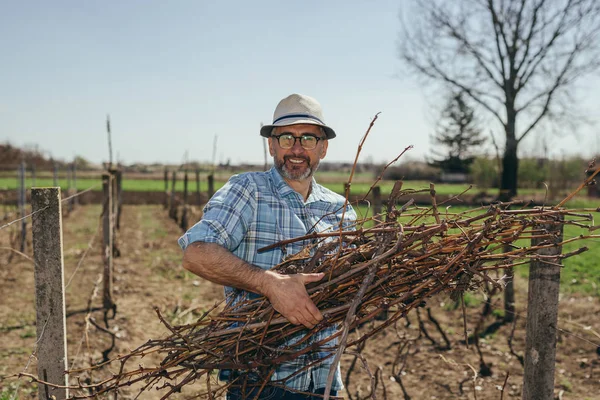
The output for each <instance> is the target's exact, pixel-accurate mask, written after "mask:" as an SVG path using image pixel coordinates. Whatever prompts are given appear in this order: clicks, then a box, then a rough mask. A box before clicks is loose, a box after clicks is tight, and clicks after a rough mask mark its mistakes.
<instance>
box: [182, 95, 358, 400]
mask: <svg viewBox="0 0 600 400" xmlns="http://www.w3.org/2000/svg"><path fill="white" fill-rule="evenodd" d="M260 134H261V136H263V137H266V138H268V142H269V152H270V154H271V156H272V157H273V162H274V167H273V168H271V169H270V170H269V171H267V172H251V173H244V174H240V175H236V176H233V177H231V178H230V180H229V182H227V184H226V185H225V186H223V188H221V189H220V190H219V191H217V193H215V195H214V196H213V197H212V198H211V199H210V201H209V202H208V204H207V205H206V206H205V208H204V215H203V217H202V220H201V221H200V222H198V223H197V224H196V225H194V226H193V227H192V228H190V229H189V230H188V231H187V232H186V233H185V234H184V235H183V236H182V237H181V238H180V239H179V244H180V245H181V247H182V248H183V249H184V250H185V252H184V257H183V266H184V268H186V269H187V270H189V271H191V272H193V273H194V274H197V275H199V276H201V277H203V278H205V279H208V280H210V281H212V282H215V283H218V284H221V285H224V286H225V294H226V295H231V296H236V301H238V302H239V301H240V300H241V299H242V298H245V297H246V296H248V297H256V296H257V295H264V296H265V297H267V298H268V299H269V301H270V302H271V304H272V305H273V308H275V310H277V311H278V312H279V313H280V314H281V315H283V316H284V317H285V318H287V319H288V320H289V321H290V322H291V323H292V324H295V325H304V326H305V327H306V328H309V329H310V328H313V327H314V326H315V325H316V324H318V323H319V321H321V320H322V319H323V315H322V314H321V312H320V311H319V309H318V308H317V307H316V306H315V304H314V303H313V302H312V300H311V299H310V297H309V296H308V294H307V291H306V288H305V285H306V284H308V283H310V282H316V281H319V280H321V279H322V278H323V276H324V275H323V274H322V273H320V274H304V273H298V274H293V275H282V274H279V273H277V272H274V271H270V269H271V268H272V267H274V266H275V265H277V264H279V263H280V262H281V261H282V260H283V259H284V258H285V257H286V256H288V255H292V254H295V253H298V252H299V251H300V250H302V249H303V248H304V247H305V246H306V245H308V244H310V243H311V242H310V241H304V242H294V243H291V244H289V245H286V246H285V247H284V248H276V249H272V250H269V251H265V252H261V253H260V254H259V253H258V252H257V250H258V249H260V248H262V247H265V246H267V245H269V244H272V243H275V242H279V241H282V240H285V239H291V238H296V237H299V236H303V235H306V234H307V233H310V232H313V231H317V232H322V231H326V230H329V231H331V230H335V229H339V227H340V223H342V213H343V212H344V203H345V199H344V198H343V197H342V196H340V195H338V194H336V193H333V192H332V191H330V190H328V189H326V188H324V187H323V186H321V185H319V184H317V183H316V181H315V179H314V178H313V175H314V173H315V171H316V170H317V168H318V166H319V162H320V161H321V160H322V159H323V158H324V157H325V155H326V154H327V147H328V145H329V142H328V141H329V140H330V139H333V138H334V137H335V136H336V134H335V132H334V130H333V129H331V128H330V127H329V126H327V125H326V124H325V122H324V120H323V115H322V110H321V105H320V104H319V103H318V102H317V101H316V100H315V99H313V98H312V97H309V96H304V95H299V94H292V95H290V96H288V97H286V98H285V99H283V100H281V101H280V102H279V104H278V105H277V108H276V109H275V113H274V115H273V123H272V124H271V125H266V126H263V127H262V128H261V130H260ZM355 220H356V214H355V212H354V210H353V209H352V207H350V206H348V207H347V208H346V212H345V217H344V221H343V227H344V228H347V227H349V226H350V225H351V223H352V222H353V221H355ZM234 288H236V289H241V291H236V290H235V289H234ZM240 293H241V294H240ZM333 331H334V328H333V327H330V328H327V329H325V330H322V331H321V332H319V333H317V334H315V335H313V337H312V342H316V341H318V340H319V339H323V338H326V337H328V336H329V335H331V333H332V332H333ZM330 344H331V342H330ZM328 355H331V357H327V356H328ZM323 358H326V359H325V360H324V361H323V362H321V363H316V364H315V363H314V362H315V361H316V360H319V359H323ZM332 362H333V354H332V353H331V352H326V351H325V350H324V349H320V351H315V352H313V353H308V354H305V355H302V356H300V357H299V358H297V359H295V360H292V361H289V362H285V363H283V364H281V365H278V366H277V369H276V371H275V373H274V374H273V375H272V376H271V382H272V383H273V385H267V386H266V387H265V389H264V390H263V391H262V392H261V397H260V398H283V399H310V398H313V397H312V396H311V395H306V394H299V393H298V392H304V393H313V394H323V393H324V389H325V387H326V384H327V375H328V373H329V369H330V366H331V364H332ZM311 363H312V365H311V366H310V367H308V368H307V367H306V366H307V365H309V364H311ZM303 368H304V370H302V371H301V372H299V373H297V371H299V370H301V369H303ZM232 373H233V374H235V372H231V371H222V373H221V378H222V379H226V380H227V379H229V378H231V376H230V375H231V374H232ZM281 386H285V389H286V390H284V389H282V388H281ZM340 389H342V382H341V378H340V372H339V365H338V366H337V372H336V375H335V379H334V381H333V387H332V394H334V395H335V394H336V392H337V391H338V390H340ZM255 394H256V391H255V392H251V393H241V389H240V388H234V387H232V388H231V389H229V391H228V396H227V397H228V399H236V400H237V399H243V398H254V396H255ZM314 398H321V397H320V396H319V397H314Z"/></svg>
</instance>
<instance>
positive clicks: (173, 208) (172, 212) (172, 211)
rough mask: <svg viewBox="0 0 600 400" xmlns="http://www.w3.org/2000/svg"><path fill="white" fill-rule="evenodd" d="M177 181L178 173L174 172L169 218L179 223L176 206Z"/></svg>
mask: <svg viewBox="0 0 600 400" xmlns="http://www.w3.org/2000/svg"><path fill="white" fill-rule="evenodd" d="M176 181H177V171H173V174H172V179H171V201H170V204H169V218H171V219H174V220H175V221H177V206H176V205H175V184H176Z"/></svg>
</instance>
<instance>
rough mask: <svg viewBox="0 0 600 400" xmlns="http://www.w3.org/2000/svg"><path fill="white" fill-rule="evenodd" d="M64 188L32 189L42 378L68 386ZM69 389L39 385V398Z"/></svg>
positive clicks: (61, 394) (66, 392)
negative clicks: (63, 221)
mask: <svg viewBox="0 0 600 400" xmlns="http://www.w3.org/2000/svg"><path fill="white" fill-rule="evenodd" d="M60 197H61V196H60V188H59V187H53V188H35V189H32V190H31V203H32V206H33V216H32V220H33V222H32V232H33V257H34V260H35V272H34V275H35V303H36V327H37V342H36V343H37V350H36V353H37V359H38V377H39V379H41V380H43V381H45V382H48V383H51V384H53V385H60V386H67V385H68V383H69V378H68V375H67V374H66V373H65V371H66V370H67V335H66V320H65V293H64V289H63V288H64V283H65V277H64V264H63V246H62V218H61V217H62V216H61V208H60ZM68 396H69V390H68V389H66V388H64V387H63V388H55V387H51V386H48V385H44V384H41V383H40V384H38V398H39V399H51V398H53V399H56V400H64V399H66V398H67V397H68Z"/></svg>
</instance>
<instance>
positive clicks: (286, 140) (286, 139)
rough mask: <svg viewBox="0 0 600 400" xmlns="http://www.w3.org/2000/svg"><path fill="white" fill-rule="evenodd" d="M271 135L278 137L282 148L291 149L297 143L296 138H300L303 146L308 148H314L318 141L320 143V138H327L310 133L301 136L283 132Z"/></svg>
mask: <svg viewBox="0 0 600 400" xmlns="http://www.w3.org/2000/svg"><path fill="white" fill-rule="evenodd" d="M271 137H273V138H275V139H277V142H278V143H279V147H281V148H282V149H291V148H292V147H294V145H295V144H296V140H299V141H300V145H301V146H302V148H304V149H306V150H312V149H314V148H315V147H317V143H319V140H325V138H320V137H318V136H315V135H310V134H308V133H305V134H303V135H302V136H300V137H295V136H294V135H292V134H291V133H282V134H281V135H273V136H271Z"/></svg>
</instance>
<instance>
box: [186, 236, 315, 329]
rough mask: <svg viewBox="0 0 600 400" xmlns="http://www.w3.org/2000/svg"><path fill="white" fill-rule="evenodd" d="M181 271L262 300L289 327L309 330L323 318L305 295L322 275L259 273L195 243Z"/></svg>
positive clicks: (215, 248) (218, 249)
mask: <svg viewBox="0 0 600 400" xmlns="http://www.w3.org/2000/svg"><path fill="white" fill-rule="evenodd" d="M183 267H184V268H185V269H187V270H188V271H190V272H193V273H194V274H196V275H198V276H201V277H202V278H204V279H207V280H209V281H211V282H214V283H218V284H221V285H225V286H232V287H235V288H238V289H243V290H246V291H249V292H254V293H258V294H261V295H264V296H266V297H267V298H268V299H269V301H270V302H271V304H272V305H273V308H274V309H275V310H277V311H278V312H279V313H280V314H281V315H283V316H284V317H286V318H287V319H288V320H289V321H290V322H291V323H292V324H302V325H304V326H306V327H307V328H312V327H314V326H315V324H317V323H318V322H319V321H321V320H322V319H323V315H322V314H321V312H320V311H319V309H318V308H317V307H316V306H315V304H314V303H313V302H312V300H311V299H310V297H309V296H308V293H307V292H306V287H305V286H306V284H307V283H310V282H317V281H319V280H321V279H322V278H323V276H324V274H322V273H319V274H293V275H282V274H279V273H277V272H274V271H269V270H263V269H261V268H259V267H257V266H254V265H251V264H249V263H247V262H245V261H244V260H242V259H241V258H239V257H237V256H235V255H234V254H233V253H231V252H229V251H228V250H227V249H225V248H224V247H222V246H220V245H218V244H215V243H202V242H195V243H192V244H190V245H189V246H188V247H187V248H186V249H185V253H184V254H183Z"/></svg>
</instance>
